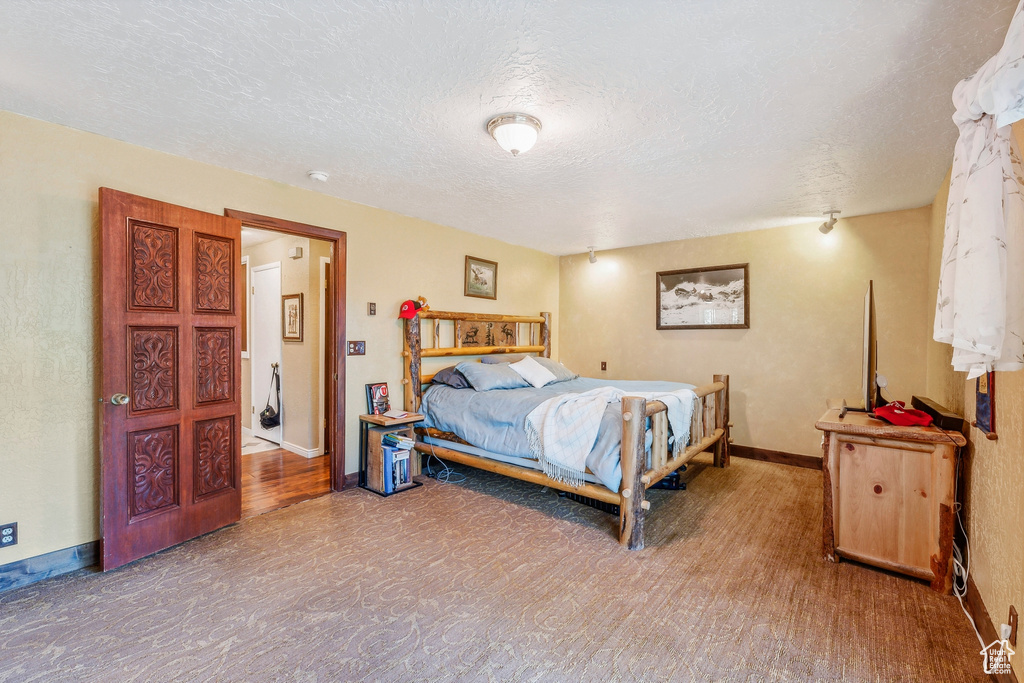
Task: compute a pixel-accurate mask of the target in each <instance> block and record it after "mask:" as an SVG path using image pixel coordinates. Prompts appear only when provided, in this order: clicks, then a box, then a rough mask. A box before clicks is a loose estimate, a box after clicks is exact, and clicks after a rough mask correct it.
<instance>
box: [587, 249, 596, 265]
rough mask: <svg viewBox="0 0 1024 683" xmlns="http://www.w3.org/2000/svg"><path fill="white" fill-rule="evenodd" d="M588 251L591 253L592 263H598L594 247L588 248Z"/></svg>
mask: <svg viewBox="0 0 1024 683" xmlns="http://www.w3.org/2000/svg"><path fill="white" fill-rule="evenodd" d="M587 249H588V250H589V251H590V262H591V263H597V256H595V255H594V248H593V247H587Z"/></svg>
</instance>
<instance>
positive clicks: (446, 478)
mask: <svg viewBox="0 0 1024 683" xmlns="http://www.w3.org/2000/svg"><path fill="white" fill-rule="evenodd" d="M427 445H428V446H430V455H429V456H428V457H427V476H428V477H430V478H432V479H436V480H437V481H439V482H441V483H442V484H461V483H462V482H464V481H466V475H464V474H462V473H461V472H456V471H455V470H453V469H452V468H451V467H449V466H448V464H447V463H446V462H445V461H443V460H441V458H439V457H437V454H435V453H434V444H427ZM433 460H436V461H437V462H438V463H439V464H440V466H441V469H440V470H438V471H437V472H436V473H435V472H434V469H433V468H432V467H431V466H430V463H431V461H433Z"/></svg>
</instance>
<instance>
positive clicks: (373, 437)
mask: <svg viewBox="0 0 1024 683" xmlns="http://www.w3.org/2000/svg"><path fill="white" fill-rule="evenodd" d="M422 421H423V416H422V415H420V414H418V413H409V414H408V415H406V416H405V417H398V418H394V417H384V416H383V415H360V416H359V486H361V487H362V488H364V489H366V490H368V491H373V492H374V493H376V494H378V495H381V496H391V495H394V494H396V493H400V492H402V491H407V490H408V489H411V488H415V487H417V486H423V484H421V483H420V482H418V481H413V480H412V477H416V476H419V474H420V458H419V454H418V452H417V451H415V450H413V451H411V452H410V453H409V465H408V466H409V474H410V478H409V482H408V483H406V484H403V485H400V486H398V487H396V488H394V490H391V491H387V490H386V489H387V487H386V486H385V482H384V477H385V475H386V474H390V473H386V472H385V471H384V469H385V468H384V448H383V444H382V443H381V439H383V438H384V435H385V434H389V433H398V434H401V435H402V436H407V437H409V438H410V439H412V440H414V441H415V440H416V434H415V433H414V432H413V426H414V425H415V424H416V423H417V422H422Z"/></svg>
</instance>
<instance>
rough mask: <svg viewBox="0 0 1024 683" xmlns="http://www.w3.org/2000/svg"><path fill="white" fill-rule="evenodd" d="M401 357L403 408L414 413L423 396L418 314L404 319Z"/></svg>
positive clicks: (418, 407)
mask: <svg viewBox="0 0 1024 683" xmlns="http://www.w3.org/2000/svg"><path fill="white" fill-rule="evenodd" d="M402 358H403V359H404V360H405V363H403V365H404V368H403V375H402V388H403V389H404V396H405V410H406V411H407V412H410V413H415V412H416V411H417V410H419V409H420V399H421V398H422V397H423V385H422V384H420V317H419V316H418V315H414V316H413V317H412V318H406V320H405V339H404V341H403V343H402Z"/></svg>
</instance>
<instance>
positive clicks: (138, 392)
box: [128, 327, 178, 414]
mask: <svg viewBox="0 0 1024 683" xmlns="http://www.w3.org/2000/svg"><path fill="white" fill-rule="evenodd" d="M128 330H129V333H128V348H129V350H130V353H131V362H132V364H131V368H129V373H128V377H129V382H130V389H129V391H128V395H129V396H130V397H131V412H132V413H133V414H136V413H141V412H146V411H153V410H170V409H174V408H176V407H177V406H178V382H177V378H178V331H177V329H176V328H174V327H129V328H128Z"/></svg>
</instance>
